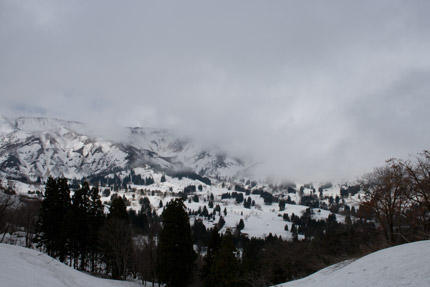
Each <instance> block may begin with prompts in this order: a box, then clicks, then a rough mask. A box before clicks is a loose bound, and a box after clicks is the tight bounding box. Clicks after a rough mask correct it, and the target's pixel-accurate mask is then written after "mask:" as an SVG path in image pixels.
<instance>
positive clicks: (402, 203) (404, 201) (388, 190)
mask: <svg viewBox="0 0 430 287" xmlns="http://www.w3.org/2000/svg"><path fill="white" fill-rule="evenodd" d="M363 183H364V186H365V197H364V201H363V202H362V203H361V204H362V206H363V207H364V208H367V209H370V210H372V211H373V212H374V215H375V217H376V220H377V222H378V223H379V224H380V226H381V227H382V229H383V231H384V235H385V238H386V239H387V241H388V242H389V243H391V244H394V243H397V242H398V241H399V240H400V239H399V237H402V236H403V231H404V228H405V227H407V225H406V224H405V222H406V214H407V212H408V210H409V208H410V201H409V199H408V196H409V194H410V185H409V184H408V180H407V177H406V173H405V169H404V167H403V166H402V165H399V164H398V163H397V162H396V161H394V160H389V161H387V165H386V166H385V167H382V168H377V169H375V170H374V171H373V172H372V173H370V174H367V175H366V176H365V177H364V181H363Z"/></svg>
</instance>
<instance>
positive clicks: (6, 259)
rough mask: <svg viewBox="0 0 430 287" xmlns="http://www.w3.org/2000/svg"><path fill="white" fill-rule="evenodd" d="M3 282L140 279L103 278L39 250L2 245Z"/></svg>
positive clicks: (51, 284) (43, 285) (77, 283)
mask: <svg viewBox="0 0 430 287" xmlns="http://www.w3.org/2000/svg"><path fill="white" fill-rule="evenodd" d="M0 258H1V260H0V285H1V286H7V287H28V286H33V287H58V286H73V287H87V286H92V287H98V286H100V287H109V286H112V287H114V286H115V287H132V286H142V285H141V283H138V282H126V281H115V280H108V279H101V278H96V277H93V276H90V275H88V274H85V273H83V272H80V271H77V270H75V269H73V268H71V267H69V266H67V265H65V264H63V263H61V262H60V261H58V260H56V259H53V258H52V257H49V256H48V255H46V254H43V253H41V252H38V251H36V250H32V249H27V248H24V247H20V246H14V245H8V244H0Z"/></svg>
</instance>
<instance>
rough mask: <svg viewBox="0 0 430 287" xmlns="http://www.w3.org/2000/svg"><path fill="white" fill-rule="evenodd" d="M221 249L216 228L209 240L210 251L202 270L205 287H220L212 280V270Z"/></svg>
mask: <svg viewBox="0 0 430 287" xmlns="http://www.w3.org/2000/svg"><path fill="white" fill-rule="evenodd" d="M220 248H221V237H220V236H219V233H218V228H217V227H216V226H215V227H214V229H213V230H212V232H211V236H210V238H209V243H208V250H207V253H206V256H205V257H204V262H205V265H204V266H203V269H202V280H203V283H204V285H203V286H205V287H215V286H218V285H217V282H216V281H215V282H214V281H212V280H211V278H210V273H211V268H212V265H213V263H214V260H215V258H216V256H218V253H219V250H220Z"/></svg>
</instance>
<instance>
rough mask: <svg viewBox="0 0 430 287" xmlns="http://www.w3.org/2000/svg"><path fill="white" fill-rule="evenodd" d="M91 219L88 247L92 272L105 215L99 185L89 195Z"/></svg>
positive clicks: (89, 221) (89, 220) (89, 222)
mask: <svg viewBox="0 0 430 287" xmlns="http://www.w3.org/2000/svg"><path fill="white" fill-rule="evenodd" d="M89 201H90V202H89V210H88V212H89V219H88V222H87V224H88V247H89V251H90V260H91V272H95V262H96V260H97V258H96V257H97V253H98V250H99V248H98V240H97V239H98V234H99V231H100V228H101V227H102V226H103V223H104V220H105V216H104V212H103V204H102V202H101V200H100V194H99V189H98V187H93V188H92V189H91V191H90V197H89Z"/></svg>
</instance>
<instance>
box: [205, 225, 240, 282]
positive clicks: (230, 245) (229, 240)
mask: <svg viewBox="0 0 430 287" xmlns="http://www.w3.org/2000/svg"><path fill="white" fill-rule="evenodd" d="M235 252H236V248H235V246H234V241H233V235H232V234H231V233H230V231H229V230H227V232H226V233H225V235H224V237H223V238H222V243H221V248H220V251H219V254H218V255H217V256H216V257H215V260H214V262H213V264H212V266H211V271H210V275H209V280H211V281H213V282H216V285H215V286H223V287H230V286H231V287H234V286H237V285H238V283H239V282H238V276H239V271H240V266H239V261H238V259H237V258H236V254H235Z"/></svg>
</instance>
